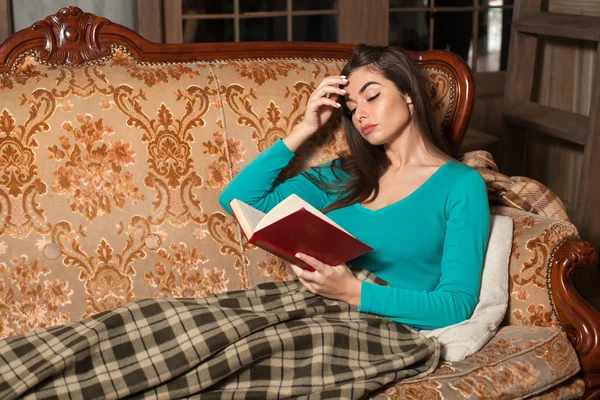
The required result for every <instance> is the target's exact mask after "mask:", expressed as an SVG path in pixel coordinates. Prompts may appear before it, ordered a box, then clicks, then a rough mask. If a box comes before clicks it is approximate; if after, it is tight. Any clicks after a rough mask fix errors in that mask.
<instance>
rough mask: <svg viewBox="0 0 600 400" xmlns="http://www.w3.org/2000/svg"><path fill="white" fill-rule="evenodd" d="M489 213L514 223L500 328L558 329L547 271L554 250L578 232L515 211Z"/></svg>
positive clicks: (562, 222)
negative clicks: (506, 294) (506, 295)
mask: <svg viewBox="0 0 600 400" xmlns="http://www.w3.org/2000/svg"><path fill="white" fill-rule="evenodd" d="M490 211H491V213H492V214H494V215H504V216H507V217H510V218H512V219H513V221H514V230H513V245H512V252H511V256H510V266H509V271H510V277H509V292H510V298H509V303H508V310H507V312H506V315H505V317H504V321H503V322H502V324H503V325H526V326H530V325H536V326H549V327H556V326H558V316H557V314H556V311H555V310H554V308H553V306H552V299H551V298H550V288H549V286H548V285H549V284H548V281H549V271H550V270H549V268H550V265H551V259H552V256H553V252H554V251H555V249H556V248H557V247H558V245H560V244H561V243H562V242H563V241H564V240H565V239H567V238H569V237H573V236H577V235H578V233H577V229H576V228H575V226H574V225H573V224H572V223H570V222H569V221H565V220H562V219H558V218H552V217H544V216H540V215H535V214H531V213H528V212H526V211H520V210H517V209H514V208H509V207H503V206H493V207H491V208H490Z"/></svg>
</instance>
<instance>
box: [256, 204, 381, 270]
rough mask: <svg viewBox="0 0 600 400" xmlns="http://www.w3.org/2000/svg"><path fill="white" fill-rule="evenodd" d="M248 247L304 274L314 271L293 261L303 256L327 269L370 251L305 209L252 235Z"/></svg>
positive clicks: (303, 264) (299, 262) (303, 263)
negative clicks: (260, 250) (274, 257)
mask: <svg viewBox="0 0 600 400" xmlns="http://www.w3.org/2000/svg"><path fill="white" fill-rule="evenodd" d="M247 239H248V241H249V242H250V243H253V244H255V245H257V246H258V247H260V248H262V249H264V250H266V251H268V252H270V253H273V254H275V255H276V256H278V257H280V258H282V259H284V260H286V261H288V262H290V263H292V264H294V265H298V266H299V267H302V268H304V269H307V270H311V271H312V270H314V269H313V268H312V267H311V266H309V265H308V264H306V263H305V262H304V261H302V260H299V259H297V258H296V257H295V254H296V253H304V254H307V255H309V256H312V257H314V258H316V259H317V260H320V261H321V262H323V263H325V264H328V265H339V264H342V263H345V262H347V261H349V260H351V259H353V258H356V257H358V256H361V255H363V254H365V253H368V252H369V251H371V250H373V249H372V248H371V247H369V246H367V245H366V244H364V243H362V242H361V241H360V240H358V239H356V238H354V237H353V236H351V235H349V234H348V233H346V232H344V231H343V230H340V229H339V228H337V227H336V226H334V225H331V224H330V223H329V222H327V221H325V220H323V219H321V218H319V217H317V216H316V215H314V214H313V213H311V212H310V211H307V210H306V209H305V208H301V209H299V210H296V211H294V212H292V213H291V214H289V215H287V216H285V217H283V218H281V219H279V220H277V221H276V222H274V223H272V224H271V225H268V226H265V227H263V228H261V229H259V230H258V231H255V232H254V233H253V234H252V236H251V237H249V238H247Z"/></svg>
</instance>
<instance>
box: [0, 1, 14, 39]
mask: <svg viewBox="0 0 600 400" xmlns="http://www.w3.org/2000/svg"><path fill="white" fill-rule="evenodd" d="M11 33H12V21H11V17H10V0H0V43H2V42H4V41H5V40H6V38H7V37H9V36H10V34H11Z"/></svg>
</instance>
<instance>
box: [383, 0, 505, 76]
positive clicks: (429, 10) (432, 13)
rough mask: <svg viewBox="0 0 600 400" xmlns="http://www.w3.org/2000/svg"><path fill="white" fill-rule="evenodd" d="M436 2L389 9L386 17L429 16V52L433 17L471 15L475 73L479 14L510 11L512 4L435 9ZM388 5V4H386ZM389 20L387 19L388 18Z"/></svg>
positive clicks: (473, 67)
mask: <svg viewBox="0 0 600 400" xmlns="http://www.w3.org/2000/svg"><path fill="white" fill-rule="evenodd" d="M435 1H436V0H429V6H428V7H426V6H423V7H389V10H388V16H389V15H391V14H392V13H404V12H427V13H428V14H429V16H428V18H429V50H433V38H434V31H435V15H436V14H440V13H451V12H467V11H470V12H471V13H473V26H472V27H471V46H472V52H471V62H470V63H469V65H470V66H471V69H472V70H473V72H477V56H478V54H477V52H478V44H479V43H478V41H479V13H480V12H481V11H487V10H495V9H496V10H512V9H514V4H503V5H489V4H487V5H481V4H479V0H473V5H471V6H454V7H442V6H439V7H436V5H435ZM388 4H389V2H388ZM388 18H389V17H388ZM467 62H468V61H467ZM486 72H489V73H496V72H502V71H486Z"/></svg>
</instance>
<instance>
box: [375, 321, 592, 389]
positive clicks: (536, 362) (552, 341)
mask: <svg viewBox="0 0 600 400" xmlns="http://www.w3.org/2000/svg"><path fill="white" fill-rule="evenodd" d="M574 352H575V351H574V350H573V347H572V346H571V344H570V343H569V340H568V339H567V336H566V334H565V333H564V331H562V330H560V329H556V328H544V327H537V326H530V327H519V326H506V327H503V328H501V329H500V330H499V331H498V333H497V334H496V335H495V336H494V338H493V339H492V340H491V341H490V342H489V343H488V344H487V345H486V346H485V347H484V348H483V349H481V350H480V351H479V352H477V353H476V354H474V355H472V356H470V357H467V358H466V359H465V360H463V361H456V362H442V363H440V365H439V366H438V368H437V369H436V370H435V371H434V372H433V373H432V374H430V375H427V376H425V377H423V378H420V379H416V380H409V381H403V382H401V383H398V384H396V385H395V386H393V387H390V388H388V389H387V390H385V392H383V393H380V394H379V395H378V396H374V399H377V400H379V399H398V400H399V399H402V400H413V399H414V400H416V399H428V400H437V399H514V398H524V397H529V396H536V395H538V394H540V393H542V392H544V391H546V389H548V388H549V387H552V386H554V385H556V383H560V382H563V381H565V384H564V385H560V386H557V387H556V388H553V389H552V390H551V391H548V392H545V393H544V394H543V395H541V398H546V399H573V398H578V397H580V396H581V395H583V392H584V385H583V382H582V380H581V379H578V378H574V379H570V378H571V377H572V376H574V375H575V374H576V373H577V371H579V362H578V361H577V356H576V354H575V353H574Z"/></svg>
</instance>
